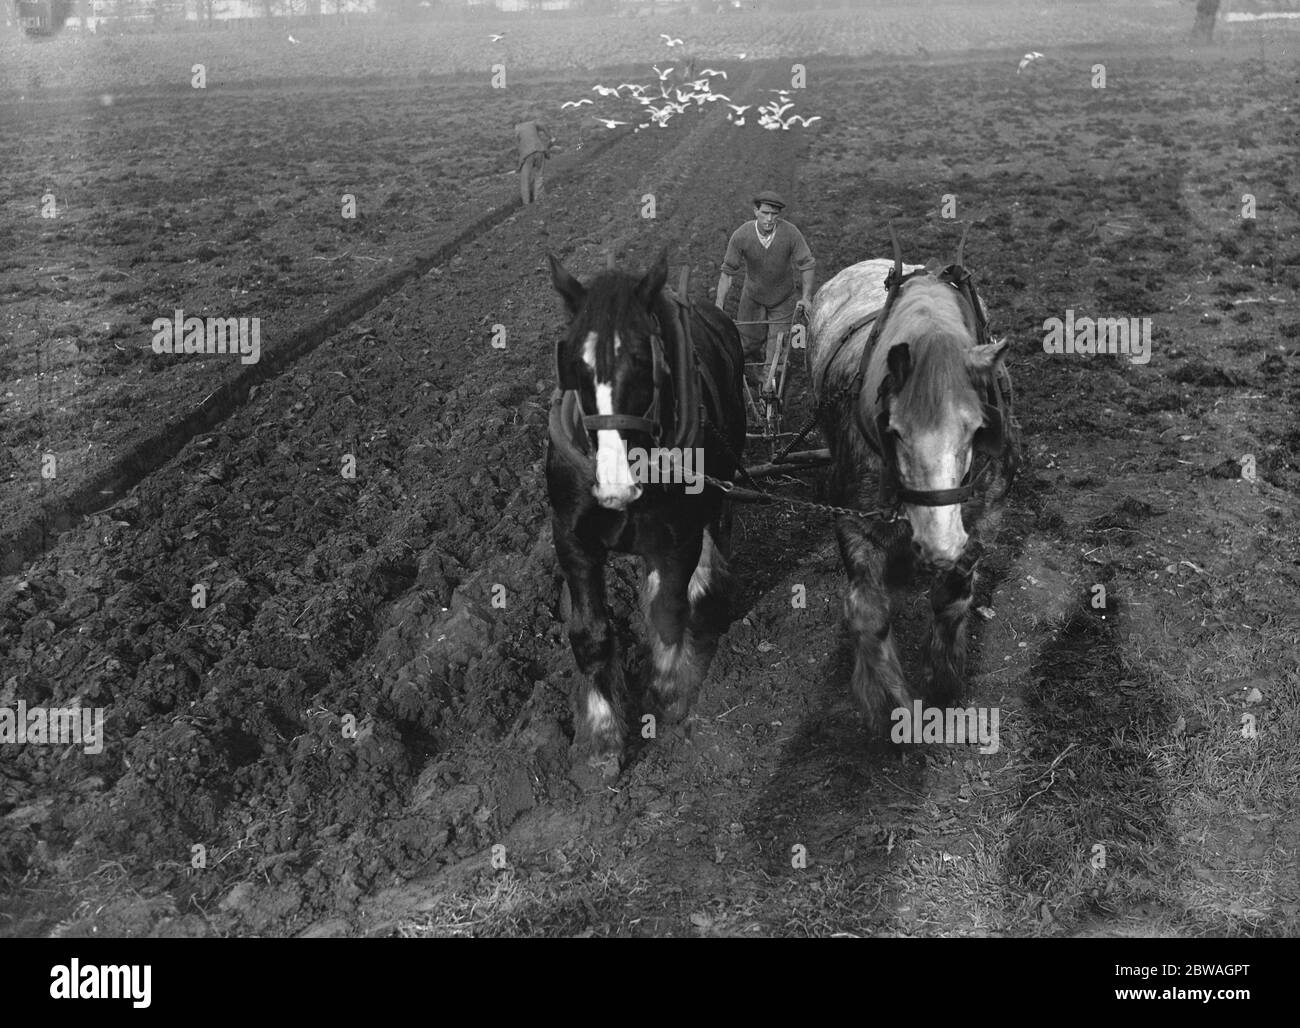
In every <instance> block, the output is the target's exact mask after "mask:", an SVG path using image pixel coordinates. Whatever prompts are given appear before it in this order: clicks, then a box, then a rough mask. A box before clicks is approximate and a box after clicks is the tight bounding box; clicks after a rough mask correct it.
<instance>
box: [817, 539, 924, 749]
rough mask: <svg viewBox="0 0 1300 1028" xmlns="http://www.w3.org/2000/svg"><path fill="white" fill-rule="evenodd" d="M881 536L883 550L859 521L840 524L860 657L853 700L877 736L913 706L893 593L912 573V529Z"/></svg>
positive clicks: (849, 616) (847, 608) (848, 613)
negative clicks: (897, 638) (898, 712)
mask: <svg viewBox="0 0 1300 1028" xmlns="http://www.w3.org/2000/svg"><path fill="white" fill-rule="evenodd" d="M900 524H901V523H900ZM881 534H882V535H883V536H884V538H882V539H881V542H883V543H884V546H883V548H882V547H881V546H880V545H877V543H876V542H874V541H873V540H872V539H871V537H870V536H869V535H868V533H867V530H866V529H864V528H863V526H862V523H861V522H860V521H859V520H858V519H856V518H849V517H843V518H840V519H839V520H838V521H837V522H836V524H835V535H836V538H837V540H838V541H839V544H840V556H841V557H842V558H843V560H844V567H845V570H846V571H847V572H848V576H849V592H848V595H847V596H846V597H845V599H844V616H845V618H846V620H847V621H848V624H849V629H850V631H851V632H852V634H853V640H854V647H855V651H856V652H855V654H854V660H853V679H852V689H853V696H854V698H855V699H856V700H857V702H858V705H859V706H860V707H861V709H862V712H863V714H865V715H866V719H867V727H868V729H869V730H870V731H871V732H872V733H873V734H883V733H884V731H885V729H886V727H887V726H888V724H889V713H890V710H891V709H893V708H896V707H908V706H910V705H911V702H912V694H911V691H910V690H909V689H908V686H907V679H906V678H904V677H903V668H902V665H901V664H900V663H899V659H898V651H897V649H896V648H895V646H894V640H893V635H892V632H891V629H890V621H891V618H892V616H893V609H892V602H891V596H890V593H891V590H893V589H895V588H897V587H899V586H900V585H902V584H903V583H904V582H905V581H906V579H907V577H909V576H910V572H911V560H910V552H909V550H908V548H907V529H906V526H905V525H901V527H891V528H885V529H882V530H881Z"/></svg>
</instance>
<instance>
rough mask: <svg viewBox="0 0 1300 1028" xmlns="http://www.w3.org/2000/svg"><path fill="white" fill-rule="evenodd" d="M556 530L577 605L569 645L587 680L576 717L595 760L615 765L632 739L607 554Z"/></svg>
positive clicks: (558, 549) (560, 555) (561, 529)
mask: <svg viewBox="0 0 1300 1028" xmlns="http://www.w3.org/2000/svg"><path fill="white" fill-rule="evenodd" d="M554 530H555V554H556V556H557V557H558V558H559V562H560V569H561V570H562V571H563V572H564V578H565V581H566V582H568V584H569V597H570V600H571V606H572V613H571V615H570V619H569V644H570V645H571V646H572V647H573V657H574V660H575V661H577V664H578V669H579V670H580V671H581V672H582V673H583V675H584V676H586V679H587V680H586V682H585V683H584V684H583V686H582V687H580V689H579V694H578V695H579V705H580V708H579V710H578V711H577V715H578V717H579V718H581V719H583V720H585V723H586V725H587V730H588V732H589V734H590V736H591V751H592V758H593V762H594V763H597V764H610V763H611V762H612V763H615V764H616V763H617V761H618V760H619V759H620V758H621V756H622V753H623V744H624V740H625V739H626V737H627V725H628V706H629V703H628V701H629V697H628V693H627V685H626V683H625V682H624V680H623V661H622V656H621V654H620V652H619V646H618V638H617V636H616V635H615V634H614V631H613V627H612V626H611V624H610V621H609V611H608V609H607V607H606V602H605V557H606V551H605V550H604V549H603V548H602V549H589V548H587V547H584V546H583V545H582V544H581V543H580V542H579V541H578V540H577V539H576V538H575V537H574V536H573V535H572V534H570V533H569V532H567V531H566V530H565V528H564V527H563V525H562V524H561V523H560V520H559V518H556V519H555V521H554Z"/></svg>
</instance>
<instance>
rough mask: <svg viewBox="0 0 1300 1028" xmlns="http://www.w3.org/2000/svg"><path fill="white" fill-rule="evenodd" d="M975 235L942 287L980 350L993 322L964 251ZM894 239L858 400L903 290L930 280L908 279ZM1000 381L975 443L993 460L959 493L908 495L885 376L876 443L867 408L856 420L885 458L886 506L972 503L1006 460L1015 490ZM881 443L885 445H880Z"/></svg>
mask: <svg viewBox="0 0 1300 1028" xmlns="http://www.w3.org/2000/svg"><path fill="white" fill-rule="evenodd" d="M969 230H970V226H969V225H968V226H967V227H966V230H965V231H963V232H962V236H961V242H960V243H959V244H958V246H957V256H956V259H955V260H954V261H953V263H952V264H949V265H948V266H947V267H946V268H944V269H943V271H941V272H940V273H939V274H938V276H937V278H938V279H939V281H941V282H946V283H948V285H950V286H952V287H953V288H954V289H955V290H956V291H957V294H958V296H959V297H960V298H961V303H962V304H963V305H964V306H965V309H966V312H967V315H968V317H969V319H970V321H971V322H972V323H973V325H974V328H975V341H976V344H977V345H980V346H984V345H986V344H987V343H988V342H989V330H988V319H987V318H986V316H985V313H984V307H983V304H981V303H980V300H979V297H978V295H977V294H976V292H975V287H974V285H973V280H972V276H971V273H970V271H969V269H967V268H966V267H965V266H964V265H963V264H962V251H963V249H964V248H965V245H966V232H968V231H969ZM889 238H890V242H891V243H892V244H893V250H894V266H893V267H892V268H891V269H890V271H889V274H888V275H887V276H886V277H885V289H886V295H885V305H884V307H882V308H881V310H880V313H879V314H877V315H875V316H874V323H873V324H872V326H871V334H870V335H869V336H868V337H867V341H866V345H865V346H864V347H863V349H862V356H861V360H860V362H859V364H858V371H857V374H856V376H855V377H854V382H853V386H854V388H853V389H852V395H854V396H859V394H860V392H861V389H862V384H863V382H865V380H866V376H867V365H868V363H869V362H870V360H871V354H872V351H873V350H874V349H875V345H876V342H877V340H878V339H879V338H880V333H881V330H882V329H883V328H884V325H885V323H886V321H887V320H888V319H889V315H890V312H891V311H892V310H893V306H894V301H895V300H896V299H897V298H898V294H899V292H900V291H901V290H902V287H903V284H904V283H905V282H908V281H910V280H911V279H913V278H917V277H921V276H926V275H928V272H926V271H925V270H924V269H918V270H916V271H912V272H908V273H907V274H906V275H905V274H903V254H902V248H901V247H900V246H899V244H898V238H897V236H895V235H894V229H893V226H892V225H891V226H890V227H889ZM861 327H863V323H862V322H859V323H856V324H854V325H851V326H849V328H848V330H847V331H846V333H845V334H844V336H843V337H842V338H841V340H840V343H839V346H843V345H844V344H845V343H846V342H847V341H848V339H849V338H850V337H851V336H852V335H853V333H855V332H856V331H857V330H858V329H859V328H861ZM837 350H838V347H837ZM834 359H835V354H834V353H832V355H831V358H830V361H828V362H827V364H826V367H830V365H831V363H832V362H833V361H834ZM999 380H1000V379H999V376H998V374H997V373H995V374H994V375H993V376H991V377H990V380H989V382H988V383H987V385H985V387H984V388H985V395H984V397H983V398H982V407H983V409H984V424H983V426H982V427H981V428H980V429H979V430H978V431H977V432H976V433H975V439H974V441H973V442H972V446H973V448H974V449H976V450H977V451H979V452H980V453H981V454H984V455H985V456H986V457H987V458H988V459H986V460H985V461H984V462H983V464H982V466H981V467H980V469H979V471H976V470H975V465H976V462H975V460H974V459H972V460H971V463H970V467H968V468H967V469H966V474H965V475H964V476H963V477H962V480H961V484H960V485H958V486H957V487H956V488H953V489H908V488H905V487H904V486H903V485H902V483H901V481H900V477H899V473H898V454H897V452H896V450H895V446H894V438H893V436H892V435H891V434H890V430H889V413H890V412H889V401H890V397H891V396H892V395H893V381H892V376H891V375H890V374H888V373H887V374H886V375H885V377H884V379H883V380H882V381H881V383H880V389H879V391H878V392H877V394H876V399H875V405H876V408H877V410H878V413H877V414H876V418H875V426H874V427H875V429H876V432H875V439H873V438H872V433H871V432H870V431H869V429H868V426H867V424H866V416H865V414H864V412H863V406H862V404H861V403H860V402H856V403H855V404H854V418H855V421H856V423H857V426H858V430H859V431H860V432H861V433H862V437H863V438H864V439H865V440H866V442H867V444H868V445H869V446H870V447H871V448H872V449H873V450H875V451H876V453H877V454H878V455H879V456H880V461H881V475H880V496H881V500H882V502H883V503H885V504H889V503H894V504H898V505H901V504H909V505H912V506H917V507H950V506H953V505H956V504H961V503H966V502H968V501H969V500H970V499H971V498H972V497H973V496H974V493H975V487H976V485H977V484H978V483H979V481H980V479H982V478H983V477H984V476H985V475H986V474H987V473H988V471H989V470H990V468H991V466H992V458H993V457H1000V458H1001V459H1002V461H1003V465H1004V467H1005V469H1006V472H1007V475H1006V478H1007V484H1006V487H1005V488H1004V489H1003V493H1002V494H1003V495H1005V493H1006V490H1008V489H1010V488H1011V483H1012V480H1013V479H1014V478H1015V473H1016V469H1017V467H1018V465H1019V459H1018V457H1017V455H1016V452H1015V447H1014V445H1013V444H1012V443H1011V441H1010V439H1009V436H1008V434H1007V426H1008V425H1009V424H1010V409H1011V382H1010V377H1009V376H1006V375H1005V372H1003V373H1002V379H1001V380H1003V381H1004V385H1003V387H1002V388H999ZM876 440H878V441H879V442H878V443H877V441H876Z"/></svg>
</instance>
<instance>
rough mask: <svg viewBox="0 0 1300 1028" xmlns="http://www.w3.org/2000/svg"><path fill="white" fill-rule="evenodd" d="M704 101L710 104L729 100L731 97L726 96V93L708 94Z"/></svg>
mask: <svg viewBox="0 0 1300 1028" xmlns="http://www.w3.org/2000/svg"><path fill="white" fill-rule="evenodd" d="M704 99H706V100H708V101H710V102H712V101H714V100H730V99H731V97H729V96H727V94H726V93H710V94H709V95H708V96H706V97H705V98H704Z"/></svg>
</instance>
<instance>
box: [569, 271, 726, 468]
mask: <svg viewBox="0 0 1300 1028" xmlns="http://www.w3.org/2000/svg"><path fill="white" fill-rule="evenodd" d="M682 292H683V294H684V293H685V290H682ZM649 313H650V319H651V325H652V329H651V332H650V360H651V365H652V372H651V378H652V388H653V390H654V391H653V395H652V397H651V400H650V404H649V406H648V407H647V408H646V410H645V413H643V414H641V415H639V416H638V415H635V414H599V413H597V414H590V413H588V412H587V411H586V409H585V408H584V407H583V404H582V389H581V387H580V383H579V382H578V381H577V380H576V379H575V377H574V376H573V375H572V374H566V373H565V370H564V366H563V364H562V363H561V361H560V356H561V352H562V350H563V348H564V345H565V344H564V343H563V342H561V343H559V344H557V346H556V349H555V360H556V381H557V382H558V383H559V387H558V388H557V389H556V392H555V395H554V396H553V397H552V400H551V417H550V437H551V440H552V442H553V443H554V444H555V445H556V446H557V447H559V449H560V450H561V452H563V453H564V454H565V455H566V456H567V457H569V459H570V460H571V461H573V462H575V463H579V464H591V463H593V462H594V460H595V456H594V452H595V447H594V446H593V442H592V433H595V432H602V431H621V432H641V433H644V434H645V435H647V436H649V438H650V439H651V440H652V442H653V444H654V445H655V446H658V445H660V442H661V440H664V439H667V440H668V441H669V443H668V444H669V446H671V447H672V448H674V449H679V450H681V449H685V448H687V447H693V446H695V445H696V443H697V441H698V438H699V435H700V425H701V423H702V421H703V417H704V413H703V411H702V409H701V399H700V379H701V375H702V372H703V369H702V368H701V367H700V366H699V365H698V364H697V360H696V354H695V344H694V340H693V339H692V337H691V330H690V320H691V307H690V304H689V302H688V301H686V300H684V299H681V298H680V297H679V296H678V295H677V294H675V293H673V292H672V291H671V290H669V289H667V288H665V289H663V291H662V292H661V293H660V299H659V302H658V304H657V309H656V310H652V311H650V312H649ZM665 338H667V339H668V340H669V342H670V343H671V345H672V348H673V358H674V359H673V362H672V363H671V364H670V363H669V362H668V360H667V357H666V355H665V343H664V340H665ZM705 382H706V385H707V386H708V387H709V391H710V393H712V394H713V395H714V400H715V403H716V399H717V398H716V387H714V386H713V383H712V381H711V380H710V379H708V377H707V376H705ZM664 393H667V394H668V397H669V398H670V400H671V409H672V419H671V424H666V423H665V417H664V406H665V405H664V402H663V397H664ZM575 429H579V430H578V431H575Z"/></svg>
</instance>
